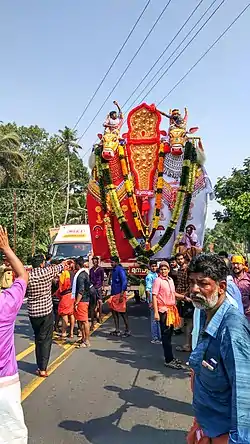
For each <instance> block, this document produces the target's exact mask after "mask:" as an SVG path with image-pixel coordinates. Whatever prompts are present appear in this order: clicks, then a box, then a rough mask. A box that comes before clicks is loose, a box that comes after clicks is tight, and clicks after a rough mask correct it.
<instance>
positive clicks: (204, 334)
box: [187, 254, 250, 444]
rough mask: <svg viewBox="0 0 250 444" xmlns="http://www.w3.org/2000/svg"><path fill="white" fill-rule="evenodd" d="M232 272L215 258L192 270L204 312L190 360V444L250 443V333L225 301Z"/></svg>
mask: <svg viewBox="0 0 250 444" xmlns="http://www.w3.org/2000/svg"><path fill="white" fill-rule="evenodd" d="M227 273H228V270H227V266H226V264H225V262H224V260H223V259H221V258H220V257H219V256H218V255H216V254H201V255H199V256H197V257H195V258H193V259H192V261H191V263H190V265H189V267H188V274H189V281H190V297H191V299H192V301H193V304H194V306H195V307H196V308H199V309H200V310H201V328H200V334H199V340H198V344H197V347H196V348H195V350H193V352H192V354H191V356H190V358H189V364H190V366H191V368H192V369H193V372H194V384H193V407H194V412H195V418H196V420H197V422H196V421H195V422H194V425H193V427H192V429H191V431H190V432H189V435H188V439H187V441H188V443H189V444H196V443H208V442H209V443H211V444H217V443H218V444H233V443H241V444H247V443H249V442H250V422H249V398H250V387H249V367H250V354H249V351H248V350H249V349H250V328H249V324H248V321H247V319H246V318H245V317H244V316H243V315H242V314H241V313H240V312H239V310H238V309H236V308H235V307H233V306H232V305H231V304H230V302H229V301H228V300H227V298H226V285H227Z"/></svg>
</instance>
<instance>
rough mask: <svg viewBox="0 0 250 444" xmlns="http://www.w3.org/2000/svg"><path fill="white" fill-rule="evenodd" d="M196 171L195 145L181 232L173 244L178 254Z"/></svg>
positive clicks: (174, 252)
mask: <svg viewBox="0 0 250 444" xmlns="http://www.w3.org/2000/svg"><path fill="white" fill-rule="evenodd" d="M196 172H197V154H196V150H195V147H194V146H193V148H192V156H191V166H190V173H189V178H188V186H187V193H186V198H185V203H184V208H183V213H182V218H181V223H180V231H179V234H178V236H177V238H176V241H175V243H174V246H173V254H176V252H177V248H178V245H179V242H180V240H181V238H182V236H183V233H184V230H185V227H186V224H187V219H188V214H189V210H190V205H191V201H192V195H193V191H194V186H195V179H196Z"/></svg>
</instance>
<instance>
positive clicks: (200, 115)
mask: <svg viewBox="0 0 250 444" xmlns="http://www.w3.org/2000/svg"><path fill="white" fill-rule="evenodd" d="M220 2H221V0H217V2H216V4H215V5H214V7H213V8H212V9H211V11H213V9H215V8H216V7H217V6H218V5H219V3H220ZM248 2H249V1H248V0H240V1H237V2H236V1H235V0H225V1H224V3H223V5H222V6H221V8H220V9H219V10H218V12H217V13H216V14H215V15H214V17H213V18H212V19H211V20H210V22H209V23H208V25H207V26H206V27H205V28H204V29H203V30H202V31H201V32H200V34H199V35H198V36H197V38H195V39H194V41H193V42H192V44H191V45H190V46H189V47H188V48H187V50H186V51H185V52H184V53H183V54H182V55H181V56H180V58H179V59H178V60H177V62H176V63H174V65H173V67H172V68H170V70H169V71H168V73H167V74H166V75H165V76H164V77H163V78H162V80H161V81H160V82H159V83H158V85H157V86H156V87H155V88H154V89H153V91H152V92H151V93H150V94H149V95H148V96H147V98H146V99H145V101H146V102H147V103H158V102H160V100H161V99H162V98H163V97H164V96H165V95H166V94H167V93H168V91H169V90H170V89H171V88H172V87H173V86H174V85H175V83H176V82H177V81H178V80H179V79H180V78H181V77H182V76H183V75H184V74H185V73H186V71H187V70H188V69H189V68H190V67H191V66H192V65H193V64H194V63H195V62H196V60H197V59H199V57H200V56H201V55H202V54H203V52H204V51H205V50H206V49H207V48H208V47H209V46H210V45H211V44H212V43H213V42H214V40H215V39H216V38H217V37H218V36H219V35H220V34H221V32H223V31H224V29H225V28H226V27H227V26H228V25H229V24H230V23H231V22H232V20H233V19H234V18H235V17H236V16H237V15H238V14H239V12H240V11H241V10H242V9H243V8H244V7H245V6H246V5H247V4H248ZM166 3H167V1H166V0H151V3H150V5H149V7H148V8H147V10H146V12H145V14H144V15H143V17H142V19H141V21H140V22H139V24H138V26H137V27H136V29H135V31H134V32H133V34H132V36H131V38H130V39H129V41H128V43H127V44H126V46H125V48H124V50H123V51H122V53H121V55H120V57H119V58H118V60H117V62H116V63H115V65H114V67H113V69H112V70H111V72H110V74H109V75H108V77H107V79H106V80H105V82H104V84H103V85H102V87H101V89H100V91H99V92H98V94H97V96H96V97H95V99H94V100H93V102H92V103H91V106H90V107H89V109H88V111H87V112H86V114H85V115H84V117H83V119H82V120H81V122H80V123H79V125H78V127H77V130H78V135H79V136H80V135H81V134H82V133H83V132H84V131H85V129H86V127H87V126H88V124H89V122H90V121H91V120H92V118H93V117H94V115H95V114H96V112H97V110H98V109H99V107H100V106H101V105H102V103H103V102H104V100H105V99H106V97H107V95H108V94H109V92H110V91H111V89H112V88H113V86H114V84H115V83H116V81H117V79H118V78H119V76H120V75H121V73H122V72H123V70H124V69H125V67H126V66H127V64H128V63H129V61H130V60H131V58H132V57H133V55H134V53H135V52H136V50H137V49H138V47H139V45H140V44H141V42H142V41H143V39H144V38H145V36H146V34H147V33H148V31H149V30H150V28H151V26H152V25H153V23H154V22H155V20H156V19H157V17H158V16H159V14H160V13H161V11H162V9H163V7H164V6H165V4H166ZM198 3H199V1H198V0H188V1H187V0H172V1H171V3H170V5H169V7H168V8H167V10H166V11H165V13H164V14H163V16H162V18H161V20H160V21H159V23H158V24H157V26H156V27H155V29H154V30H153V32H152V33H151V35H150V37H149V38H148V40H147V41H146V43H145V44H144V46H143V47H142V49H141V50H140V52H139V54H138V55H137V57H136V58H135V60H134V61H133V63H132V64H131V66H130V68H129V70H128V71H127V73H126V74H125V76H124V77H123V79H122V80H121V82H120V83H119V85H118V86H117V88H116V89H115V91H114V92H113V94H112V96H111V97H110V99H109V100H108V102H107V103H106V105H105V106H104V108H103V110H102V111H101V112H100V114H99V115H98V116H97V118H96V120H95V121H94V123H93V124H92V125H91V127H90V128H89V130H88V131H87V133H86V134H85V136H84V137H83V138H82V140H81V144H82V147H83V150H82V156H84V155H85V153H86V152H87V151H88V150H90V149H91V147H92V144H93V142H94V141H95V140H96V134H97V133H98V132H100V131H102V123H103V121H104V119H105V117H106V115H107V113H108V112H109V111H111V110H112V109H113V108H114V106H113V104H112V101H113V100H117V101H118V102H119V103H121V104H123V103H124V102H125V101H126V100H127V98H128V97H129V96H130V94H131V92H132V91H133V90H134V88H135V87H136V86H137V84H138V83H139V81H140V80H141V79H142V78H143V76H144V75H145V74H146V72H147V71H148V70H149V69H150V68H151V66H152V65H153V63H154V62H155V60H156V59H157V58H158V56H159V55H160V54H161V52H162V51H163V50H164V48H165V47H166V46H167V44H168V43H169V42H170V41H171V40H172V38H173V37H174V35H175V34H176V33H177V31H178V30H179V28H180V27H181V26H182V24H183V23H184V22H185V20H186V19H187V17H188V16H189V14H190V13H191V12H192V10H193V9H194V8H195V6H196V5H198ZM211 3H212V0H203V2H202V4H201V5H200V7H199V8H198V10H197V11H196V13H195V15H194V16H193V18H192V19H191V20H190V22H189V23H188V24H187V25H186V27H185V28H184V29H183V31H182V33H181V34H180V35H179V36H178V38H177V39H176V41H175V42H174V43H173V44H172V45H171V47H170V48H169V50H168V51H167V52H166V54H165V56H164V57H163V59H162V60H161V61H160V63H159V64H158V65H157V66H156V68H155V69H154V70H152V71H151V72H152V74H150V75H151V77H152V76H153V74H155V72H156V71H157V69H158V68H159V67H160V66H161V64H162V63H163V62H164V61H166V60H167V58H168V57H169V56H170V54H171V53H172V51H174V49H175V48H176V47H177V46H178V44H179V43H180V41H181V40H182V39H183V37H184V36H185V35H186V33H187V32H188V31H189V30H190V29H191V28H192V26H193V25H194V23H195V22H196V21H197V20H198V19H199V17H200V16H201V15H202V13H203V12H204V11H205V10H206V9H207V7H208V6H209V5H210V4H211ZM145 4H146V0H126V1H122V0H105V1H104V0H92V1H86V0H74V1H72V0H71V1H70V0H42V1H38V0H35V1H34V0H22V1H18V2H17V1H14V0H2V2H1V4H0V15H1V27H0V40H1V43H2V44H1V62H2V63H1V82H0V120H3V121H4V122H5V123H7V122H13V121H15V122H16V123H17V124H18V125H27V126H29V125H38V126H40V127H43V128H45V129H46V130H47V131H48V132H50V133H55V132H57V131H58V129H60V128H63V127H64V126H65V125H67V126H69V127H73V126H74V125H75V123H76V122H77V119H78V117H79V116H80V115H81V113H82V111H83V110H84V108H85V106H86V104H87V103H88V101H89V99H90V98H91V96H92V94H93V92H94V90H95V89H96V87H97V86H98V84H99V82H100V81H101V79H102V78H103V76H104V74H105V72H106V71H107V69H108V67H109V66H110V64H111V63H112V61H113V59H114V57H115V56H116V54H117V52H118V50H119V49H120V47H121V45H122V44H123V42H124V40H125V39H126V37H127V35H128V33H129V31H130V29H131V28H132V27H133V25H134V23H135V21H136V19H137V18H138V16H139V14H140V12H141V11H142V9H143V7H144V6H145ZM209 14H210V13H209ZM206 17H207V16H206ZM204 21H205V18H204V20H203V21H202V22H201V23H203V22H204ZM249 23H250V8H249V9H248V10H247V12H246V13H245V14H244V16H243V17H241V18H240V19H239V21H238V22H237V23H236V24H235V25H234V26H233V28H231V30H230V31H229V33H228V34H227V35H226V36H224V37H223V39H222V40H221V41H220V42H219V43H218V45H217V46H216V47H215V48H213V49H212V50H211V51H210V53H209V54H208V55H207V56H206V57H205V58H204V59H203V60H202V61H201V63H200V64H199V65H198V66H197V67H196V68H195V69H194V70H193V71H192V72H191V74H190V75H189V76H188V77H187V78H186V79H185V80H184V81H183V82H182V83H181V84H180V85H179V86H178V87H177V88H176V89H175V90H174V91H173V92H172V93H171V95H170V96H169V97H168V98H167V99H166V100H165V101H164V102H163V103H162V104H161V109H162V110H164V111H168V110H169V108H172V109H173V108H176V107H178V108H180V109H181V110H183V109H184V107H185V106H187V107H188V110H189V125H190V127H191V126H199V128H200V130H199V135H200V136H201V137H202V139H203V144H204V148H205V152H206V156H207V160H206V169H207V172H208V174H209V176H210V178H211V180H212V182H213V183H216V180H217V178H218V177H221V176H228V175H229V174H230V172H231V170H232V168H233V167H240V166H241V165H242V163H243V160H244V159H245V158H246V157H247V156H249V147H248V136H247V135H246V134H245V133H244V131H243V128H244V126H245V125H246V126H247V125H248V116H249V107H248V104H249V102H250V88H249V86H248V82H249V70H250V59H249V57H248V46H249V41H250V26H249ZM197 29H198V28H197ZM194 33H195V31H194V32H193V33H192V35H191V36H190V38H191V37H192V36H193V35H194ZM187 41H188V40H187ZM181 49H182V47H181V48H180V49H179V51H181ZM179 51H177V52H175V54H176V55H177V54H178V53H179ZM174 57H175V55H174V56H173V57H172V59H171V60H170V62H169V63H171V61H172V60H173V59H174ZM151 77H149V79H150V78H151ZM143 86H144V84H143V85H142V87H141V89H142V88H143ZM141 89H139V90H138V93H139V92H140V90H141ZM148 89H149V88H148ZM134 98H135V97H133V98H132V99H131V101H130V103H132V102H133V99H134ZM139 102H140V101H139ZM139 102H138V104H139ZM243 121H244V124H243V125H239V123H241V122H242V123H243ZM162 123H163V124H162V129H167V123H165V127H164V122H162ZM87 160H88V155H85V157H84V162H86V165H87ZM217 208H218V204H217V203H216V202H215V201H213V202H210V204H209V208H208V220H207V225H208V226H209V227H211V226H213V225H214V221H213V212H214V211H215V210H216V209H217Z"/></svg>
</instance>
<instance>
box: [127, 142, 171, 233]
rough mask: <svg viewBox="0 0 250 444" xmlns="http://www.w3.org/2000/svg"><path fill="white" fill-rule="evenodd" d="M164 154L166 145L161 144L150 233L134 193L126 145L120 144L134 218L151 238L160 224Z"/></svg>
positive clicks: (139, 229) (138, 227)
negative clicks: (126, 155) (142, 218)
mask: <svg viewBox="0 0 250 444" xmlns="http://www.w3.org/2000/svg"><path fill="white" fill-rule="evenodd" d="M164 156H165V153H164V145H163V144H161V145H160V150H159V163H158V168H157V171H158V176H157V184H156V197H155V209H154V215H153V224H152V231H151V233H149V227H148V226H147V225H145V224H144V223H143V222H142V221H141V215H140V213H139V210H138V205H137V201H136V196H135V193H134V187H133V182H132V179H130V178H129V173H128V167H127V162H126V157H125V150H124V147H123V146H122V145H119V158H120V162H121V167H122V174H123V178H124V183H125V188H126V191H127V195H128V199H129V205H130V208H131V211H132V214H133V218H134V221H135V224H136V227H137V229H138V231H140V232H141V233H142V234H143V236H144V238H145V239H149V238H151V239H152V237H153V235H154V233H155V231H156V230H157V228H158V225H159V219H160V211H161V202H162V189H163V183H164V182H163V170H164ZM143 225H144V227H145V228H146V233H145V231H144V228H143Z"/></svg>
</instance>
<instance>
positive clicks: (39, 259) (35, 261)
mask: <svg viewBox="0 0 250 444" xmlns="http://www.w3.org/2000/svg"><path fill="white" fill-rule="evenodd" d="M31 265H32V267H33V268H39V267H40V268H44V266H45V257H44V255H43V254H36V255H35V256H33V257H32V259H31Z"/></svg>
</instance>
